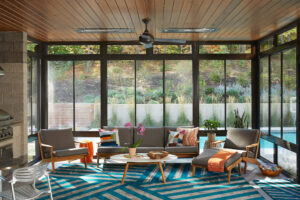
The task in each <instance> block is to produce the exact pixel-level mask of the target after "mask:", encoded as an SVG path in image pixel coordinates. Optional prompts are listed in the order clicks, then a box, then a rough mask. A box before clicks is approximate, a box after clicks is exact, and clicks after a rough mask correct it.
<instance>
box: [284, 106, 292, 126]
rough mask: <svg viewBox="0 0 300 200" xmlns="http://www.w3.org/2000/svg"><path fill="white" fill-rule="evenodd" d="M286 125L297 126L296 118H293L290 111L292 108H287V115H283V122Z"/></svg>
mask: <svg viewBox="0 0 300 200" xmlns="http://www.w3.org/2000/svg"><path fill="white" fill-rule="evenodd" d="M282 123H283V124H282V125H283V126H284V127H294V126H295V120H294V118H293V115H292V113H291V111H290V109H288V110H287V112H286V114H285V116H284V117H283V122H282Z"/></svg>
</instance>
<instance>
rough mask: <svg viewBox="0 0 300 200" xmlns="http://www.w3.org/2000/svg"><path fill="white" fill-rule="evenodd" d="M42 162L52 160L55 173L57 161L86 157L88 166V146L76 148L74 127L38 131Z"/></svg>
mask: <svg viewBox="0 0 300 200" xmlns="http://www.w3.org/2000/svg"><path fill="white" fill-rule="evenodd" d="M38 140H39V144H40V151H41V157H42V162H51V163H52V171H53V173H55V164H54V163H55V162H59V161H65V160H76V159H81V158H84V160H85V168H86V167H87V160H86V157H87V156H88V149H87V148H76V147H75V143H80V142H76V141H74V137H73V133H72V129H48V130H46V129H42V130H40V132H39V133H38Z"/></svg>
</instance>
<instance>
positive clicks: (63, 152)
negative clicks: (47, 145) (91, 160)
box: [53, 148, 88, 157]
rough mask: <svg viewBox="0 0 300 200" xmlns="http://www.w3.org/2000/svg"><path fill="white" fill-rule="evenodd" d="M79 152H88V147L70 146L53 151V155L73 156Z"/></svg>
mask: <svg viewBox="0 0 300 200" xmlns="http://www.w3.org/2000/svg"><path fill="white" fill-rule="evenodd" d="M79 154H88V148H71V149H63V150H57V151H53V155H54V156H55V157H64V156H73V155H79Z"/></svg>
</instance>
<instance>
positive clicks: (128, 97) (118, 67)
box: [107, 60, 135, 126]
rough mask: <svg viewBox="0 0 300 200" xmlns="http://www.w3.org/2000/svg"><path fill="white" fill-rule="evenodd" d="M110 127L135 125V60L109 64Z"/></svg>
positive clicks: (114, 61)
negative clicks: (128, 123) (129, 123)
mask: <svg viewBox="0 0 300 200" xmlns="http://www.w3.org/2000/svg"><path fill="white" fill-rule="evenodd" d="M107 96H108V97H107V98H108V99H107V101H108V102H107V104H108V105H107V112H108V113H107V119H108V121H107V123H108V126H124V125H125V124H126V123H127V122H131V123H132V124H135V108H134V105H135V63H134V61H133V60H113V61H112V60H111V61H108V62H107Z"/></svg>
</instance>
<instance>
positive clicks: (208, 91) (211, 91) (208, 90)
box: [205, 87, 215, 95]
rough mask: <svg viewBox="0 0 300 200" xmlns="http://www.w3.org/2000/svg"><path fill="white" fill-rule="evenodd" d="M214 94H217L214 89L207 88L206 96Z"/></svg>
mask: <svg viewBox="0 0 300 200" xmlns="http://www.w3.org/2000/svg"><path fill="white" fill-rule="evenodd" d="M214 92H215V89H214V88H211V87H209V88H206V89H205V94H206V95H210V94H213V93H214Z"/></svg>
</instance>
